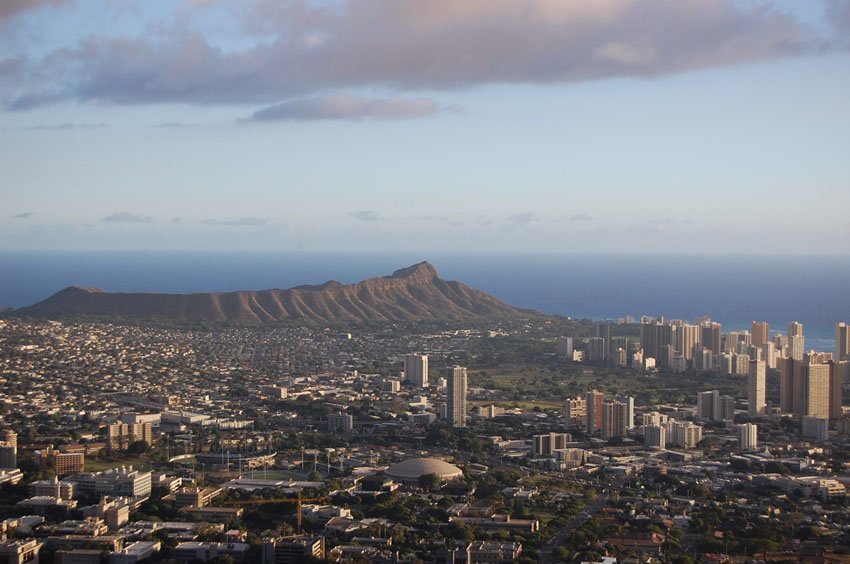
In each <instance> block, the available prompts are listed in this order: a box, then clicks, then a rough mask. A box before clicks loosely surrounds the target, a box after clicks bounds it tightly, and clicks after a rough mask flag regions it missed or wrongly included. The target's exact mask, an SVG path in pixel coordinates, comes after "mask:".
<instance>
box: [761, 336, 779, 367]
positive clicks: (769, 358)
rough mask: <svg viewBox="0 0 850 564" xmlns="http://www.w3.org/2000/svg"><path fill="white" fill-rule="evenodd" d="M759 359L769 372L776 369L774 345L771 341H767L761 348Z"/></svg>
mask: <svg viewBox="0 0 850 564" xmlns="http://www.w3.org/2000/svg"><path fill="white" fill-rule="evenodd" d="M761 358H762V360H764V362H765V364H766V365H767V368H770V369H771V370H773V369H775V368H776V345H775V344H773V341H768V342H766V343H765V344H764V345H762V347H761Z"/></svg>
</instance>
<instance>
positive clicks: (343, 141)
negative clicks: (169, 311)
mask: <svg viewBox="0 0 850 564" xmlns="http://www.w3.org/2000/svg"><path fill="white" fill-rule="evenodd" d="M847 37H850V1H848V0H818V1H811V2H791V1H784V2H779V1H776V2H761V1H755V0H750V1H743V0H640V1H638V0H598V1H596V2H584V1H581V2H579V1H568V0H527V1H525V2H519V1H515V0H468V1H465V2H460V3H459V2H456V1H455V0H429V1H428V2H421V1H419V0H396V1H393V2H387V1H385V0H336V1H325V2H316V1H312V2H311V1H309V0H300V1H290V2H281V1H277V0H245V1H240V2H228V1H225V0H218V1H216V0H194V1H187V0H183V1H181V0H169V1H158V2H142V1H138V2H133V1H127V2H120V3H119V2H105V1H100V2H97V1H87V0H77V1H74V0H37V1H33V0H26V1H25V0H8V1H6V2H4V3H3V4H0V131H2V134H0V249H5V250H27V249H109V250H120V249H148V250H156V249H227V250H240V249H261V250H293V249H297V250H422V251H435V250H441V251H445V250H464V251H504V250H508V251H520V252H521V251H587V252H612V251H616V252H623V251H630V250H634V251H639V252H650V253H664V252H695V253H724V254H728V253H770V254H784V253H842V254H847V253H848V242H850V158H848V155H850V103H848V102H847V100H850V51H849V50H848V47H849V46H850V42H848V40H847Z"/></svg>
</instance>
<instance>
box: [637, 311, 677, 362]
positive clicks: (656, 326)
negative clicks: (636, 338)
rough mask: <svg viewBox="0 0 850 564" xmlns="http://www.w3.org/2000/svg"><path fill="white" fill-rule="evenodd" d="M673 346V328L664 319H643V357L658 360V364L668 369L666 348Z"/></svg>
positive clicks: (641, 334) (641, 333)
mask: <svg viewBox="0 0 850 564" xmlns="http://www.w3.org/2000/svg"><path fill="white" fill-rule="evenodd" d="M672 344H673V328H672V326H671V325H670V324H669V323H665V322H664V320H663V319H654V318H651V317H642V318H641V323H640V346H641V347H642V348H643V356H644V358H646V357H651V358H654V359H656V361H658V363H659V364H660V365H661V366H662V367H664V368H668V365H667V359H666V358H665V357H666V347H667V346H668V345H672Z"/></svg>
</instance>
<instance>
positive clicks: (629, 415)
mask: <svg viewBox="0 0 850 564" xmlns="http://www.w3.org/2000/svg"><path fill="white" fill-rule="evenodd" d="M614 399H615V400H617V401H619V402H622V403H624V404H626V429H629V430H631V429H634V428H635V398H633V397H631V396H625V395H621V394H617V395H615V396H614Z"/></svg>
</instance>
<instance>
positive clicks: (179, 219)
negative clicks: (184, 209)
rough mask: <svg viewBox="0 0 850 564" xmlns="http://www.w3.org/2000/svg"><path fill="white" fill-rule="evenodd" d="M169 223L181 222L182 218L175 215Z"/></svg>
mask: <svg viewBox="0 0 850 564" xmlns="http://www.w3.org/2000/svg"><path fill="white" fill-rule="evenodd" d="M171 223H174V224H178V223H183V218H182V217H175V218H174V219H172V220H171Z"/></svg>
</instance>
